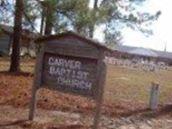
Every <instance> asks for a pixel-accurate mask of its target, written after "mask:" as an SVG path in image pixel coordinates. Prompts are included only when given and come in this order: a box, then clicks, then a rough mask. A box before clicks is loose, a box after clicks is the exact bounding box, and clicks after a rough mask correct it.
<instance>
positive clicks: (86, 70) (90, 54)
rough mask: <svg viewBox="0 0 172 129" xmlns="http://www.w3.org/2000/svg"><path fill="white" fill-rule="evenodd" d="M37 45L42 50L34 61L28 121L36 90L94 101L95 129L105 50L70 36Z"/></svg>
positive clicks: (45, 38)
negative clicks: (43, 89)
mask: <svg viewBox="0 0 172 129" xmlns="http://www.w3.org/2000/svg"><path fill="white" fill-rule="evenodd" d="M37 42H42V43H43V48H42V50H41V52H40V54H39V56H38V57H37V64H36V69H35V78H34V84H33V90H32V100H31V104H30V112H29V120H33V118H34V112H35V108H36V92H37V90H38V89H40V88H48V89H53V90H58V91H61V92H65V93H72V94H76V95H82V96H85V97H88V98H92V99H94V100H95V101H96V112H95V119H94V124H93V129H97V128H98V123H99V118H100V112H101V105H102V100H103V92H104V82H105V76H106V65H105V63H104V61H103V60H104V58H105V55H104V53H105V51H109V49H107V48H106V47H104V46H103V45H100V44H98V43H95V42H94V41H92V40H89V39H85V38H84V37H81V36H79V35H77V34H75V33H72V32H68V33H63V34H60V35H55V36H48V37H42V38H40V39H38V40H37Z"/></svg>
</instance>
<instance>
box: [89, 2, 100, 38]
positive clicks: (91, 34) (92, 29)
mask: <svg viewBox="0 0 172 129" xmlns="http://www.w3.org/2000/svg"><path fill="white" fill-rule="evenodd" d="M97 8H98V0H94V6H93V9H94V10H95V13H96V10H97ZM95 15H96V14H95ZM93 36H94V25H90V26H89V37H90V38H93Z"/></svg>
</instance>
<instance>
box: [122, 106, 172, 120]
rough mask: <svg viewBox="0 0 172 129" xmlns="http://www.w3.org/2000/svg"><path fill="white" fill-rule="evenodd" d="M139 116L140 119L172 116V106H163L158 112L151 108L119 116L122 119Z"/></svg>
mask: <svg viewBox="0 0 172 129" xmlns="http://www.w3.org/2000/svg"><path fill="white" fill-rule="evenodd" d="M137 115H138V116H139V117H140V118H147V119H151V118H158V117H161V116H165V115H171V116H172V105H161V106H160V107H159V108H158V109H157V110H154V111H153V110H151V109H149V108H145V109H140V110H134V111H130V112H125V113H121V114H119V116H120V117H130V116H137Z"/></svg>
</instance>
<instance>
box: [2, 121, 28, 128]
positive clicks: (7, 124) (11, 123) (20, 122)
mask: <svg viewBox="0 0 172 129" xmlns="http://www.w3.org/2000/svg"><path fill="white" fill-rule="evenodd" d="M28 121H29V120H16V121H7V122H3V123H0V127H6V126H15V125H21V124H24V123H26V122H28Z"/></svg>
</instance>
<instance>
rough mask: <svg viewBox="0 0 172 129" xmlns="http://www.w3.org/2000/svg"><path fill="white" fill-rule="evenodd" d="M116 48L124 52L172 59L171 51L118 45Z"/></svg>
mask: <svg viewBox="0 0 172 129" xmlns="http://www.w3.org/2000/svg"><path fill="white" fill-rule="evenodd" d="M115 50H117V51H119V52H123V53H128V54H134V55H141V56H148V57H158V58H167V59H172V53H171V52H165V51H158V50H152V49H147V48H142V47H132V46H125V45H117V46H116V47H115Z"/></svg>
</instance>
